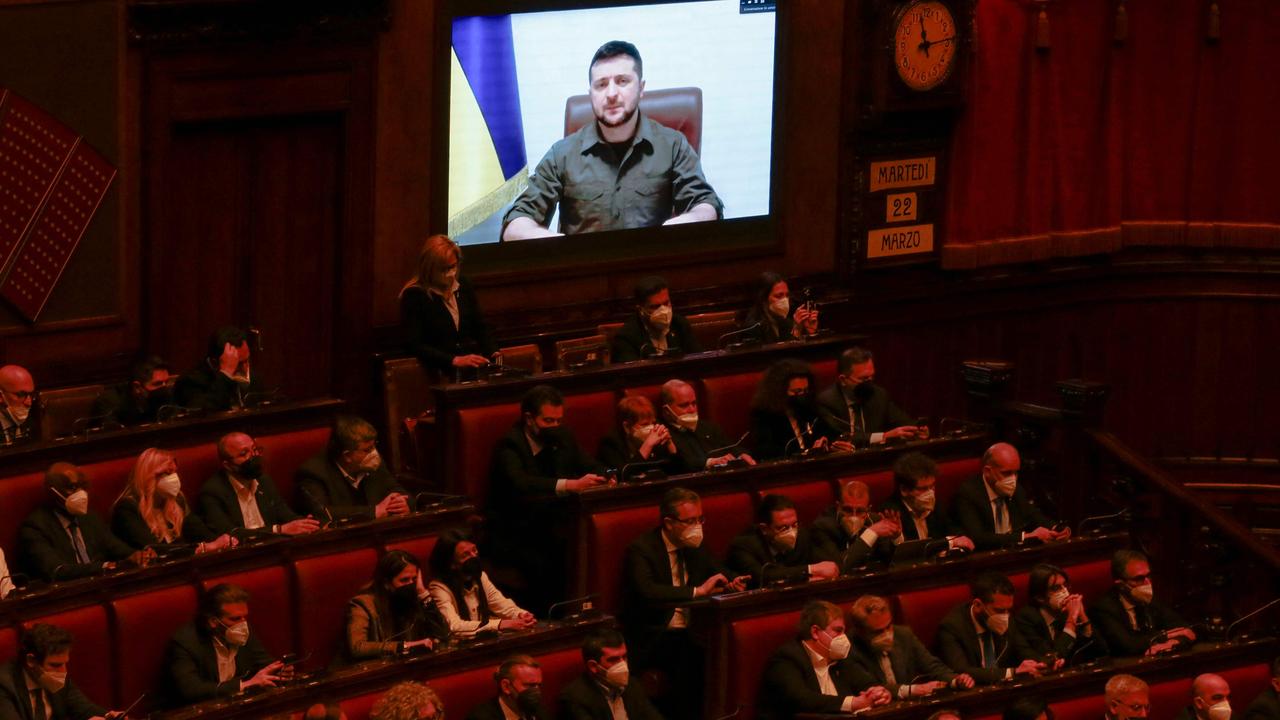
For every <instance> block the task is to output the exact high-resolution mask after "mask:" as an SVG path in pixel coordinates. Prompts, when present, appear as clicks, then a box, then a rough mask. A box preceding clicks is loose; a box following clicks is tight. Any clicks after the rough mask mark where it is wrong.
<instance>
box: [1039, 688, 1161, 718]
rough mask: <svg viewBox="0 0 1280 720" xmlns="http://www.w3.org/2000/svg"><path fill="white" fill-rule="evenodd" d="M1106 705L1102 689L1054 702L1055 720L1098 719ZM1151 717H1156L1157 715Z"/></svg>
mask: <svg viewBox="0 0 1280 720" xmlns="http://www.w3.org/2000/svg"><path fill="white" fill-rule="evenodd" d="M1105 705H1106V703H1105V702H1104V701H1103V698H1102V693H1101V691H1099V693H1098V694H1096V695H1086V696H1084V697H1078V698H1072V699H1070V700H1063V701H1062V702H1056V703H1053V716H1054V720H1098V718H1100V717H1102V713H1103V708H1104V706H1105ZM1149 717H1155V715H1150V716H1149Z"/></svg>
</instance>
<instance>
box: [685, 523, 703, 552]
mask: <svg viewBox="0 0 1280 720" xmlns="http://www.w3.org/2000/svg"><path fill="white" fill-rule="evenodd" d="M680 542H682V543H684V546H685V547H690V548H696V547H698V546H699V545H701V544H702V526H701V525H690V526H688V527H686V528H685V529H684V530H681V531H680Z"/></svg>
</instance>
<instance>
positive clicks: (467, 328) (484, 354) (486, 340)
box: [400, 235, 497, 372]
mask: <svg viewBox="0 0 1280 720" xmlns="http://www.w3.org/2000/svg"><path fill="white" fill-rule="evenodd" d="M461 268H462V248H460V247H458V244H457V243H455V242H454V241H452V240H450V239H449V237H448V236H447V235H432V236H430V237H428V238H427V239H426V240H425V241H424V242H423V243H422V251H421V252H420V253H418V268H417V272H415V273H414V275H413V277H411V278H409V281H408V282H406V283H405V284H404V287H403V288H401V289H400V327H401V329H402V331H403V333H404V340H405V349H406V350H407V351H408V352H409V353H410V354H411V355H413V356H414V357H416V358H418V360H420V361H421V362H422V364H423V365H425V366H427V367H429V368H434V369H436V370H440V371H442V372H450V371H452V370H453V369H454V368H476V367H481V366H483V365H488V364H489V359H490V358H491V357H493V354H494V353H495V352H496V351H497V348H496V347H494V345H493V340H492V339H490V337H489V329H488V328H487V327H485V324H484V320H483V319H482V318H481V317H480V303H479V301H477V300H476V294H475V291H473V290H472V289H471V283H469V282H468V281H467V279H466V278H464V277H462V270H461Z"/></svg>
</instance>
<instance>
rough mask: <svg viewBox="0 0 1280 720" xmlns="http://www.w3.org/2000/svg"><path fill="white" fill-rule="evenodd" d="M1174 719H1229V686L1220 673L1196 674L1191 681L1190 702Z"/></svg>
mask: <svg viewBox="0 0 1280 720" xmlns="http://www.w3.org/2000/svg"><path fill="white" fill-rule="evenodd" d="M1174 720H1231V686H1230V685H1228V684H1227V681H1226V680H1225V679H1223V677H1222V676H1221V675H1215V674H1213V673H1203V674H1201V675H1197V676H1196V678H1195V679H1194V680H1192V681H1191V704H1190V705H1188V706H1186V707H1184V708H1182V710H1181V711H1179V712H1178V714H1177V716H1176V717H1175V718H1174Z"/></svg>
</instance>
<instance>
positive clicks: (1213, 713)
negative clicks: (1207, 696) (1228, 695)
mask: <svg viewBox="0 0 1280 720" xmlns="http://www.w3.org/2000/svg"><path fill="white" fill-rule="evenodd" d="M1209 720H1231V703H1229V702H1227V701H1226V700H1223V701H1222V702H1220V703H1217V704H1214V705H1210V706H1209Z"/></svg>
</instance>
